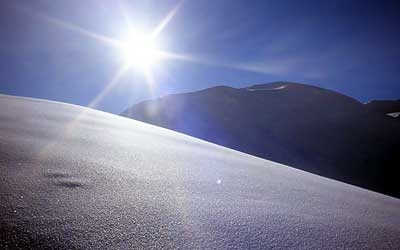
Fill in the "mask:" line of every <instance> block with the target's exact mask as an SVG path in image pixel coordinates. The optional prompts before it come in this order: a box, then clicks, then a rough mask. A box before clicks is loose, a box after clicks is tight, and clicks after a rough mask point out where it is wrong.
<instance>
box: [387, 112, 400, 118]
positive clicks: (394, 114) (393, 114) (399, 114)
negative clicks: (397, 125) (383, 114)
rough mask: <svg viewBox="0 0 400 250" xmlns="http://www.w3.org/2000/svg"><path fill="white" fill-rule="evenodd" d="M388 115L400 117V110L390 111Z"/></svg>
mask: <svg viewBox="0 0 400 250" xmlns="http://www.w3.org/2000/svg"><path fill="white" fill-rule="evenodd" d="M387 115H388V116H391V117H394V118H397V117H400V112H393V113H388V114H387Z"/></svg>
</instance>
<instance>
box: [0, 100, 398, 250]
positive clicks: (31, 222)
mask: <svg viewBox="0 0 400 250" xmlns="http://www.w3.org/2000/svg"><path fill="white" fill-rule="evenodd" d="M0 249H400V200H398V199H395V198H391V197H388V196H385V195H382V194H378V193H374V192H371V191H367V190H364V189H361V188H358V187H354V186H351V185H347V184H344V183H341V182H337V181H333V180H330V179H327V178H322V177H319V176H316V175H312V174H309V173H306V172H303V171H300V170H296V169H293V168H290V167H287V166H284V165H281V164H277V163H274V162H271V161H267V160H263V159H260V158H256V157H253V156H250V155H246V154H243V153H239V152H237V151H234V150H230V149H227V148H224V147H221V146H217V145H214V144H211V143H207V142H204V141H201V140H198V139H195V138H192V137H189V136H186V135H182V134H179V133H176V132H173V131H169V130H166V129H162V128H158V127H155V126H152V125H147V124H145V123H141V122H137V121H134V120H130V119H127V118H123V117H119V116H115V115H111V114H107V113H104V112H100V111H95V110H91V109H87V108H82V107H78V106H74V105H66V104H62V103H56V102H48V101H42V100H36V99H29V98H19V97H11V96H0Z"/></svg>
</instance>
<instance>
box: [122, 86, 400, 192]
mask: <svg viewBox="0 0 400 250" xmlns="http://www.w3.org/2000/svg"><path fill="white" fill-rule="evenodd" d="M380 106H382V105H380ZM386 106H387V105H386ZM381 109H382V108H380V110H381ZM122 115H123V116H126V117H130V118H133V119H136V120H140V121H144V122H147V123H151V124H154V125H157V126H162V127H165V128H168V129H172V130H176V131H179V132H182V133H185V134H188V135H191V136H194V137H197V138H201V139H204V140H207V141H210V142H214V143H217V144H220V145H223V146H226V147H229V148H233V149H236V150H239V151H242V152H246V153H249V154H252V155H256V156H259V157H263V158H265V159H269V160H273V161H277V162H280V163H284V164H287V165H291V166H293V167H296V168H299V169H303V170H306V171H309V172H312V173H316V174H319V175H322V176H326V177H329V178H334V179H337V180H341V181H344V182H347V183H351V184H354V185H358V186H361V187H365V188H368V189H372V190H375V191H379V192H382V193H385V194H389V195H393V196H396V197H400V189H399V188H398V185H397V184H396V182H397V178H395V176H396V175H395V173H396V171H395V169H396V168H397V166H399V158H398V157H397V156H396V155H397V154H398V149H399V148H400V143H399V142H400V126H399V125H400V123H398V121H397V120H394V119H391V117H389V116H387V115H382V113H380V112H378V111H377V108H375V105H372V104H362V103H360V102H358V101H357V100H354V99H352V98H350V97H348V96H345V95H342V94H340V93H337V92H334V91H331V90H327V89H323V88H319V87H314V86H310V85H305V84H299V83H289V82H274V83H269V84H259V85H254V86H250V87H247V88H242V89H236V88H231V87H226V86H217V87H213V88H209V89H205V90H201V91H197V92H192V93H184V94H175V95H168V96H165V97H162V98H158V99H156V100H150V101H144V102H141V103H139V104H136V105H134V106H132V107H131V108H129V109H127V110H126V111H124V112H123V113H122Z"/></svg>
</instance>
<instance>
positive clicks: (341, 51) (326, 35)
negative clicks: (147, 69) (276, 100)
mask: <svg viewBox="0 0 400 250" xmlns="http://www.w3.org/2000/svg"><path fill="white" fill-rule="evenodd" d="M177 4H178V1H167V0H163V1H128V0H120V1H106V0H103V1H101V0H87V1H1V3H0V5H1V6H0V30H1V36H0V93H4V94H13V95H22V96H31V97H37V98H44V99H50V100H57V101H64V102H69V103H74V104H79V105H88V104H89V103H90V102H91V101H92V100H93V99H94V98H95V97H96V96H97V95H98V94H99V93H101V91H102V90H103V89H104V88H105V86H107V84H108V83H109V82H110V80H111V79H112V78H113V76H114V75H115V73H116V72H117V71H118V69H119V68H120V67H121V61H120V58H119V56H118V52H117V51H115V48H112V47H110V46H108V45H107V44H105V43H102V42H99V41H97V40H96V39H94V38H92V37H89V36H87V35H84V34H83V32H81V31H76V28H75V30H74V29H71V27H72V26H74V27H79V28H81V29H82V30H87V31H90V32H93V33H96V34H101V35H103V36H107V37H111V38H117V37H120V36H121V35H122V34H123V33H124V32H125V33H126V32H127V30H129V28H128V25H127V23H126V19H125V17H126V16H129V17H130V19H131V20H132V21H133V22H134V23H135V24H138V25H139V24H140V26H141V27H145V28H146V29H149V30H151V29H154V28H155V26H157V24H158V23H159V22H160V21H161V20H162V19H163V17H164V16H165V15H166V14H167V13H168V12H169V11H170V10H171V9H172V8H174V6H176V5H177ZM399 13H400V8H399V5H398V4H396V2H395V1H391V2H390V1H284V0H279V1H267V0H262V1H232V0H227V1H216V0H213V1H195V0H187V1H184V2H183V3H182V5H181V6H180V8H179V9H178V11H177V13H176V15H175V16H174V18H173V19H172V20H171V21H170V22H169V23H168V25H167V26H166V27H165V29H164V30H163V31H162V33H161V34H160V37H161V38H162V48H163V49H165V50H168V51H172V52H174V53H179V54H185V55H190V56H193V57H195V58H197V59H199V60H197V62H189V61H176V60H164V61H163V62H162V63H160V64H157V65H156V66H155V67H154V68H153V70H152V71H153V77H154V82H155V84H154V85H153V92H152V93H153V95H155V96H159V95H165V94H168V93H175V92H183V91H185V92H186V91H194V90H198V89H202V88H207V87H210V86H213V85H221V84H223V85H230V86H234V87H243V86H247V85H250V84H254V83H264V82H271V81H277V80H286V81H296V82H304V83H310V84H314V85H318V86H321V87H326V88H330V89H333V90H336V91H339V92H342V93H345V94H347V95H350V96H352V97H354V98H356V99H358V100H360V101H363V102H365V101H368V100H371V99H384V98H390V99H397V98H400V83H399V79H398V72H400V46H399V44H400V32H399V31H400V14H399ZM148 98H151V94H150V90H149V86H148V85H147V84H146V80H145V78H144V77H143V74H142V73H141V72H138V71H137V70H131V71H129V72H127V73H126V74H125V75H123V76H122V77H121V79H120V80H119V81H118V83H117V84H116V85H114V86H113V88H111V89H110V90H109V91H108V92H107V94H106V95H105V96H104V97H103V98H102V99H100V101H99V103H98V105H97V106H96V108H98V109H101V110H105V111H110V112H114V113H120V112H121V111H123V110H124V109H125V108H127V107H128V106H130V105H132V104H133V103H136V102H138V101H141V100H143V99H148Z"/></svg>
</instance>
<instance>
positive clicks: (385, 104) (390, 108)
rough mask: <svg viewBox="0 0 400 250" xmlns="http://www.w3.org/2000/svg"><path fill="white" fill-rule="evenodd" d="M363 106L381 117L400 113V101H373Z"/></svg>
mask: <svg viewBox="0 0 400 250" xmlns="http://www.w3.org/2000/svg"><path fill="white" fill-rule="evenodd" d="M365 106H366V107H367V108H368V109H370V110H372V111H375V112H378V113H380V114H382V115H387V114H393V113H399V112H400V100H374V101H371V102H368V103H367V104H365Z"/></svg>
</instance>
